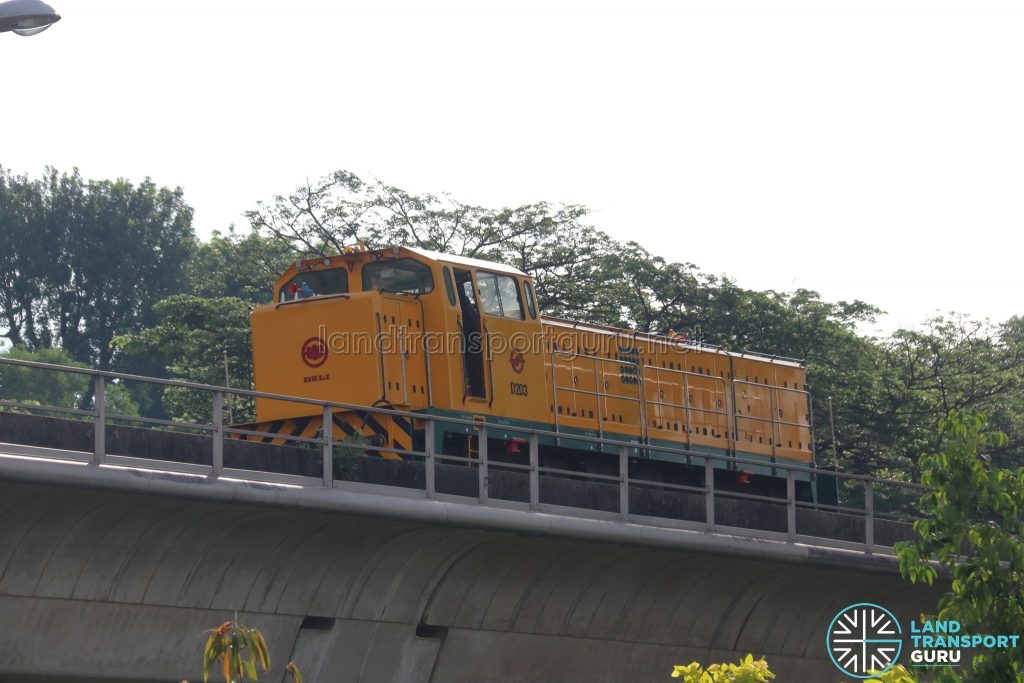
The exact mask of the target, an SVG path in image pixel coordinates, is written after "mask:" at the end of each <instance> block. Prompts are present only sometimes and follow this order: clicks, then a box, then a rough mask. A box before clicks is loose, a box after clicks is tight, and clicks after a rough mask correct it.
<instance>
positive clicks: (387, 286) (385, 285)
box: [363, 258, 434, 294]
mask: <svg viewBox="0 0 1024 683" xmlns="http://www.w3.org/2000/svg"><path fill="white" fill-rule="evenodd" d="M374 289H376V290H378V291H381V292H402V293H404V294H426V293H427V292H431V291H433V290H434V276H433V275H432V274H431V272H430V266H428V265H426V264H425V263H420V262H419V261H414V260H412V259H411V258H400V259H391V260H388V261H377V262H376V263H367V264H366V265H365V266H363V291H364V292H369V291H372V290H374Z"/></svg>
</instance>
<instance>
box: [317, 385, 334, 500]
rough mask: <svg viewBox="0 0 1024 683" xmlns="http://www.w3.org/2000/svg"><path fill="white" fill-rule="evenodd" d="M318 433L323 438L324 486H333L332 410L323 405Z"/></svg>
mask: <svg viewBox="0 0 1024 683" xmlns="http://www.w3.org/2000/svg"><path fill="white" fill-rule="evenodd" d="M321 419H322V420H323V421H322V422H321V423H320V435H321V436H322V437H323V439H324V453H323V455H324V463H323V466H324V470H323V475H324V488H328V489H332V488H334V411H332V410H331V407H330V406H326V405H325V406H324V412H323V416H322V418H321Z"/></svg>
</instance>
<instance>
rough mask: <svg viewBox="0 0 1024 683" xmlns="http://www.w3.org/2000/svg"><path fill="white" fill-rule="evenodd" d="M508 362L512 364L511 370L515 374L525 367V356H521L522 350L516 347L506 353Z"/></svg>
mask: <svg viewBox="0 0 1024 683" xmlns="http://www.w3.org/2000/svg"><path fill="white" fill-rule="evenodd" d="M508 364H509V365H511V366H512V371H513V372H514V373H516V374H517V375H518V374H519V373H521V372H522V371H523V368H525V367H526V358H525V357H524V356H523V352H522V351H519V350H517V349H512V352H511V353H510V354H508Z"/></svg>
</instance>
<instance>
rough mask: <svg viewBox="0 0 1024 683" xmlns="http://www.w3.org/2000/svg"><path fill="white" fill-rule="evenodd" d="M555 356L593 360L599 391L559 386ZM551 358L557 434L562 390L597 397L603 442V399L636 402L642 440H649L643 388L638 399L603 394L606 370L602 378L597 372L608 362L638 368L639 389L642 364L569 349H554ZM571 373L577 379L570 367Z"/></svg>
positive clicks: (595, 385)
mask: <svg viewBox="0 0 1024 683" xmlns="http://www.w3.org/2000/svg"><path fill="white" fill-rule="evenodd" d="M555 354H559V355H561V356H563V357H568V358H569V359H570V360H573V359H576V358H589V359H591V360H593V361H594V387H595V388H596V389H597V391H588V390H586V389H579V388H577V387H575V386H572V387H564V386H561V385H559V384H558V375H557V372H556V369H555ZM550 357H551V390H552V401H553V402H554V408H555V409H554V410H553V411H552V413H553V414H554V424H555V431H556V432H558V431H560V430H559V424H558V416H559V412H558V411H559V408H560V406H559V405H558V391H559V390H562V391H567V392H570V393H573V394H584V395H589V396H596V397H597V401H596V403H597V425H598V437H599V438H600V439H602V440H603V439H604V423H603V421H602V419H601V418H602V412H601V399H602V398H612V399H616V400H622V401H630V402H632V401H635V402H636V403H637V404H638V405H639V408H640V416H641V419H640V425H639V428H640V438H641V439H644V440H646V439H647V423H646V420H645V419H644V417H643V416H644V415H645V411H644V407H643V393H642V388H638V390H637V395H636V397H633V396H627V395H625V394H613V393H609V392H602V391H601V387H602V385H603V378H604V369H603V368H602V370H601V377H600V378H599V377H598V371H597V368H598V363H605V362H607V363H613V364H615V365H632V366H634V367H636V368H637V385H638V387H642V386H643V376H642V375H641V374H640V373H641V370H640V364H639V363H635V362H633V361H627V360H620V359H617V358H602V357H600V356H596V355H592V354H586V353H578V352H576V351H569V350H567V349H559V348H557V347H556V348H553V349H552V350H551V352H550ZM569 372H570V374H571V375H573V377H575V375H574V374H573V370H572V366H570V371H569Z"/></svg>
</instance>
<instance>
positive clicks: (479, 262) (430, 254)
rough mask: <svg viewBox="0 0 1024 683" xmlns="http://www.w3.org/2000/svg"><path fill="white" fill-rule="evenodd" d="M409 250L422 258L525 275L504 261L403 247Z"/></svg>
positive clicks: (496, 271)
mask: <svg viewBox="0 0 1024 683" xmlns="http://www.w3.org/2000/svg"><path fill="white" fill-rule="evenodd" d="M403 248H404V249H407V250H409V251H411V252H412V253H414V254H418V255H420V256H423V257H424V258H428V259H432V260H434V261H447V262H448V263H454V264H456V265H460V266H470V267H472V268H483V269H484V270H490V271H493V272H495V273H508V274H509V275H526V273H524V272H523V271H521V270H519V269H518V268H513V267H512V266H506V265H505V264H504V263H496V262H494V261H484V260H483V259H478V258H469V257H468V256H456V255H454V254H444V253H441V252H439V251H427V250H426V249H420V248H418V247H403Z"/></svg>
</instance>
